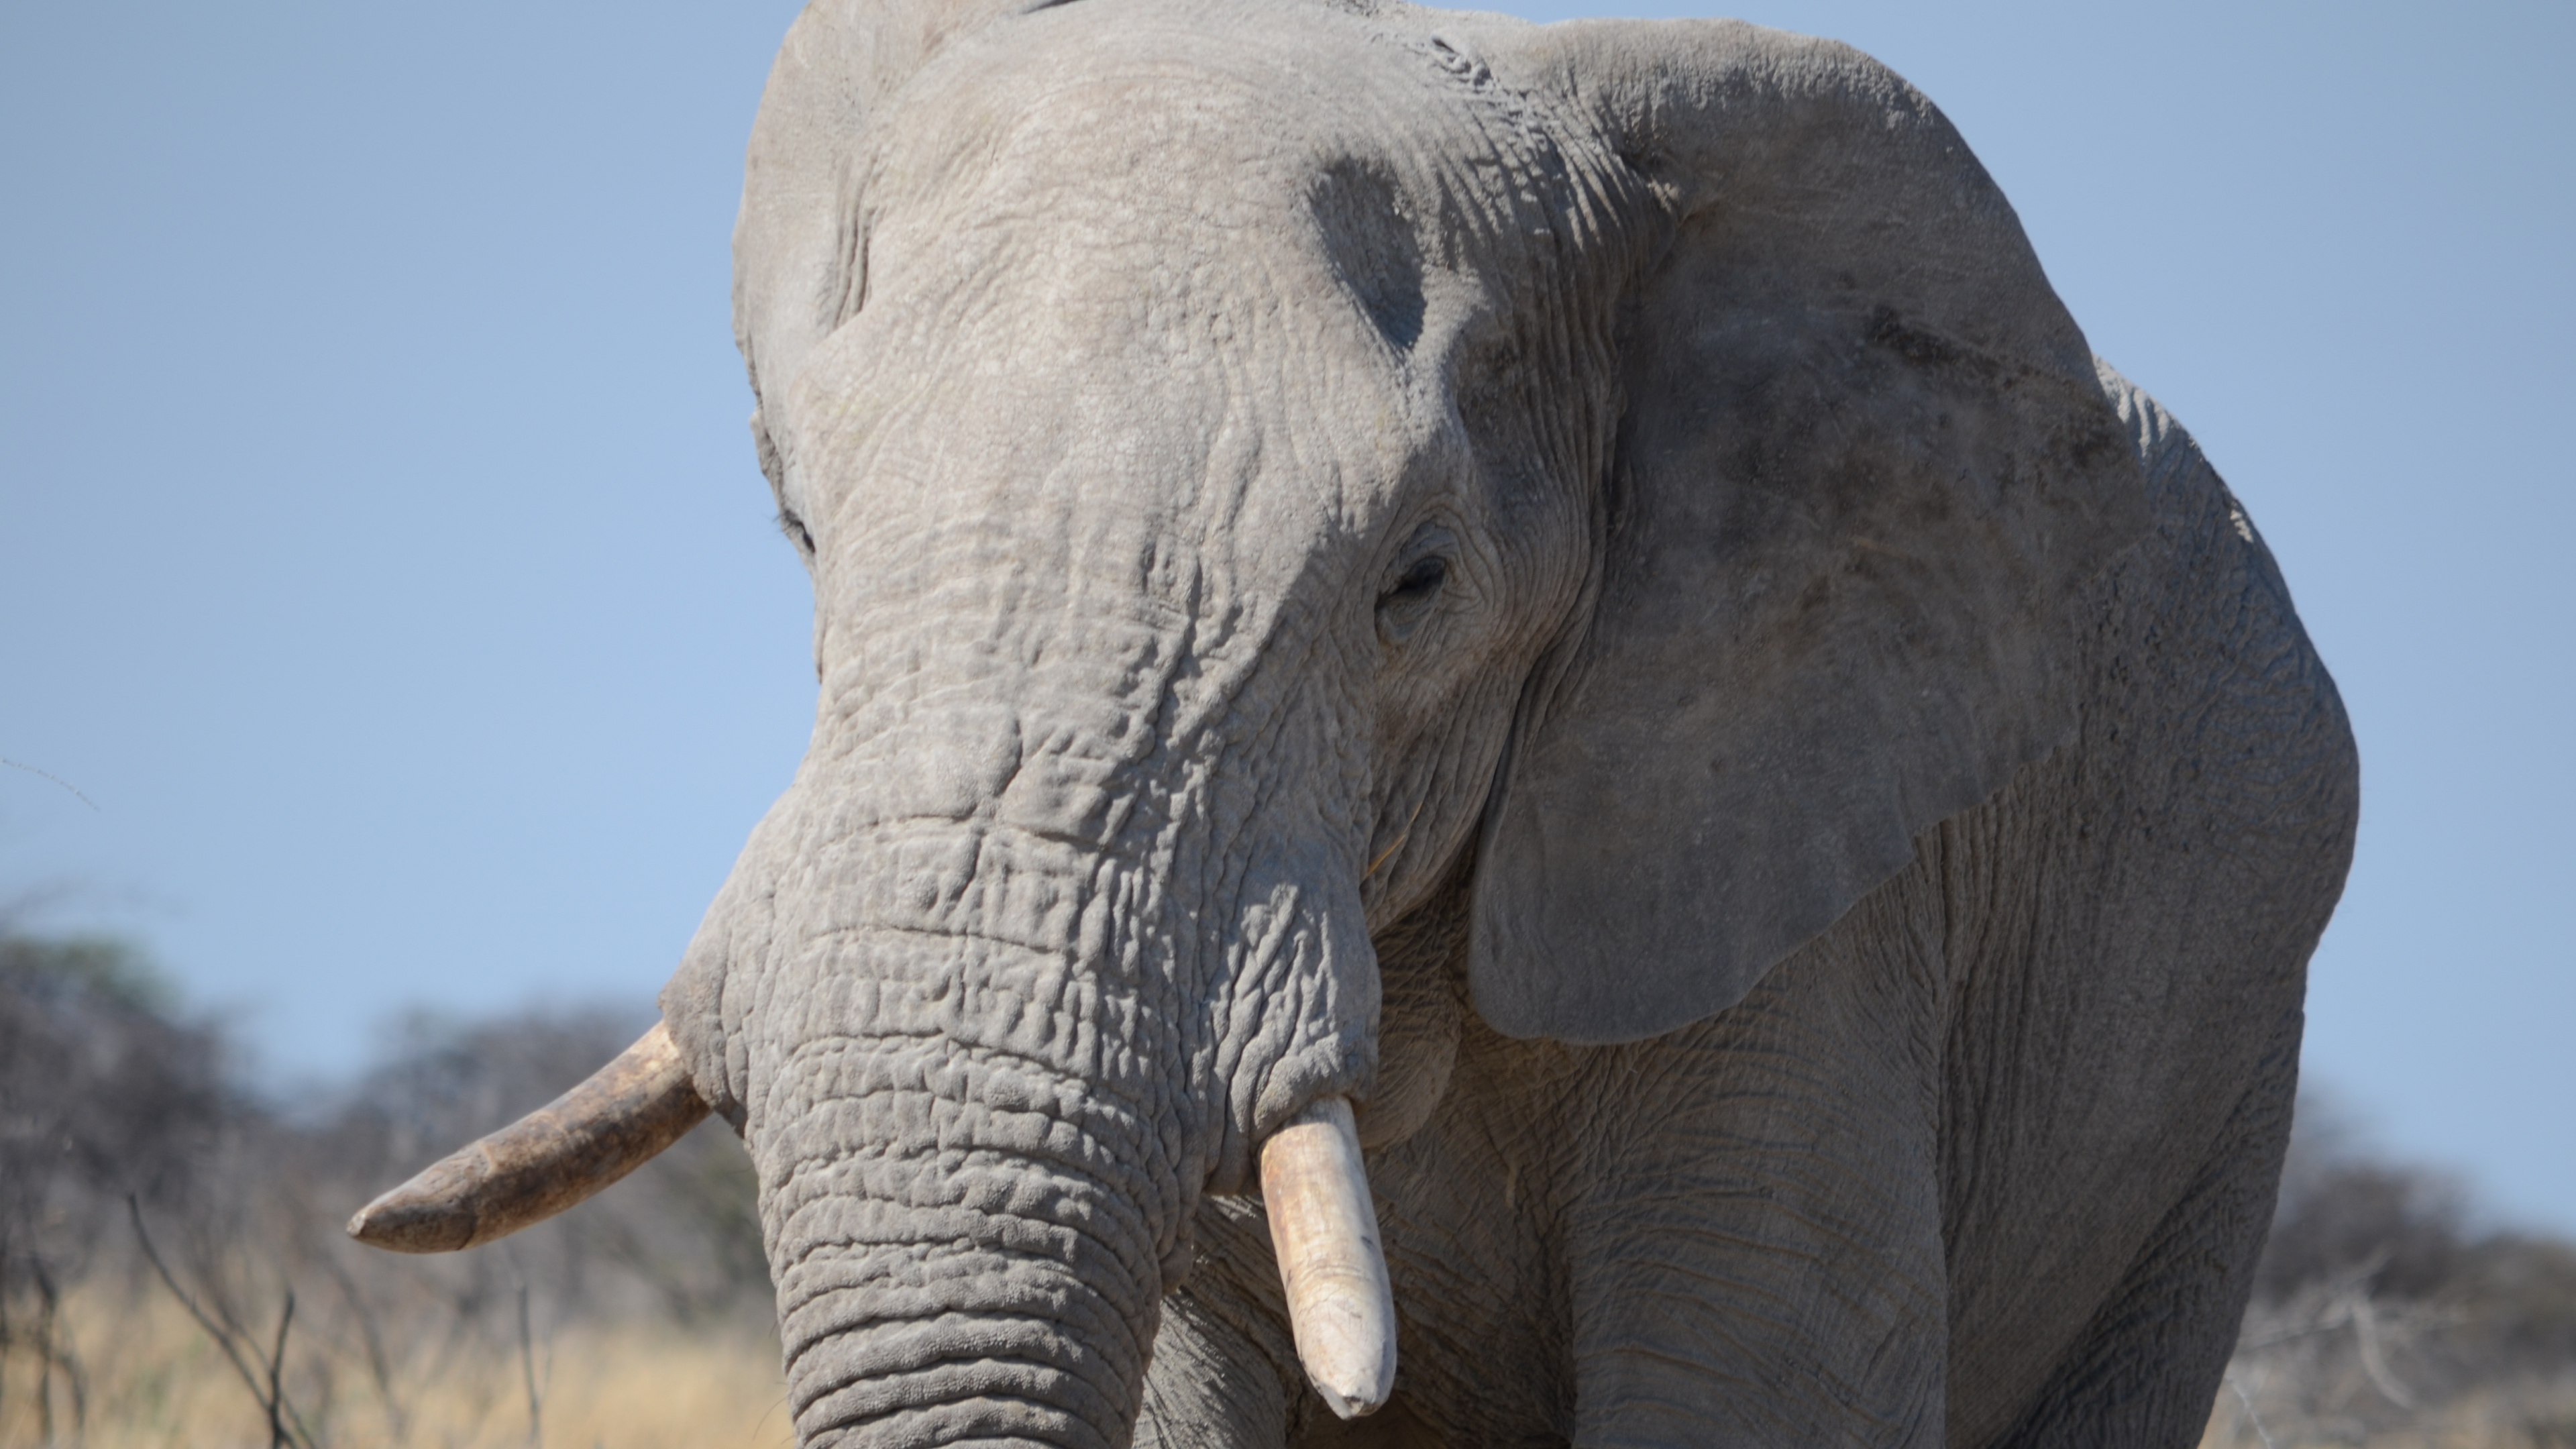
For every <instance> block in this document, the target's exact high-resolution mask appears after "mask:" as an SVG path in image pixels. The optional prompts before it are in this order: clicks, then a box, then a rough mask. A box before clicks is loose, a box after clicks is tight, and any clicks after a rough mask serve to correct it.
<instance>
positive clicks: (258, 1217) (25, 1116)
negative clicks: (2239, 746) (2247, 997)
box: [0, 922, 2576, 1449]
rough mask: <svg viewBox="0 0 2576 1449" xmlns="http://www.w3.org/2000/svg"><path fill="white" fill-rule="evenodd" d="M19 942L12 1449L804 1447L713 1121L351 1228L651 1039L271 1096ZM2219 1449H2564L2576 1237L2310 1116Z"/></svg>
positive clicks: (2571, 1428) (541, 1048) (742, 1185)
mask: <svg viewBox="0 0 2576 1449" xmlns="http://www.w3.org/2000/svg"><path fill="white" fill-rule="evenodd" d="M5 926H6V923H5V922H0V1449H72V1446H85V1449H144V1446H155V1449H158V1446H171V1449H177V1446H188V1449H236V1446H238V1449H378V1446H384V1449H468V1446H472V1449H545V1446H553V1449H658V1446H665V1445H667V1446H673V1449H678V1446H683V1445H685V1446H691V1449H735V1446H740V1449H753V1446H762V1449H766V1446H777V1445H786V1444H789V1443H791V1442H792V1440H793V1434H792V1432H791V1429H790V1426H789V1424H788V1422H787V1414H786V1410H785V1407H784V1402H783V1400H784V1388H783V1385H782V1383H781V1380H780V1374H779V1366H778V1348H777V1342H776V1339H775V1337H774V1336H773V1335H772V1333H771V1330H770V1312H771V1309H770V1295H769V1283H768V1274H767V1270H766V1265H765V1264H764V1263H763V1261H762V1258H761V1252H760V1239H759V1229H758V1225H757V1222H756V1220H755V1216H754V1212H753V1184H752V1181H751V1174H750V1170H749V1166H748V1164H747V1162H746V1160H745V1158H744V1154H743V1152H742V1149H741V1147H740V1146H739V1145H738V1144H737V1143H735V1142H734V1141H733V1140H732V1138H731V1136H730V1134H728V1133H726V1132H724V1131H723V1130H722V1129H721V1128H717V1127H707V1128H701V1129H699V1131H697V1132H695V1133H692V1134H691V1135H690V1136H689V1137H688V1138H686V1139H684V1140H683V1141H682V1142H681V1143H680V1144H679V1145H678V1146H677V1147H675V1148H673V1149H672V1150H671V1151H670V1152H668V1153H665V1154H664V1155H663V1156H662V1157H660V1158H658V1159H656V1160H655V1161H654V1162H652V1163H650V1164H648V1165H646V1166H645V1167H644V1168H643V1169H642V1170H641V1171H639V1172H637V1173H636V1174H635V1175H634V1176H633V1177H631V1178H629V1179H628V1180H626V1181H625V1182H623V1183H620V1184H619V1185H618V1186H616V1187H615V1188H613V1189H611V1190H610V1191H608V1192H606V1193H604V1194H602V1195H601V1196H600V1197H599V1198H597V1199H595V1200H594V1201H592V1202H590V1203H587V1204H585V1205H584V1206H583V1207H582V1208H581V1209H580V1210H579V1211H578V1212H574V1213H569V1214H566V1215H565V1216H564V1217H562V1218H559V1219H556V1220H555V1221H553V1222H549V1223H545V1224H542V1225H540V1226H538V1227H535V1228H532V1229H530V1230H528V1231H526V1232H524V1233H521V1234H518V1235H517V1236H514V1237H512V1238H509V1239H507V1240H505V1241H504V1242H502V1243H499V1244H496V1245H494V1246H493V1247H490V1248H485V1249H480V1250H477V1251H475V1252H471V1253H465V1254H457V1255H435V1256H430V1257H405V1256H402V1255H397V1254H387V1253H378V1252H372V1251H369V1250H366V1249H362V1248H359V1247H357V1246H356V1245H355V1244H352V1243H350V1242H349V1241H348V1240H347V1239H346V1238H345V1237H344V1236H343V1235H342V1234H341V1231H340V1224H341V1223H342V1222H343V1221H344V1220H345V1219H346V1218H347V1216H348V1214H349V1212H350V1211H351V1210H352V1209H353V1208H354V1207H356V1206H357V1204H359V1203H360V1202H363V1201H365V1200H366V1199H367V1198H369V1197H371V1196H373V1195H374V1194H375V1193H376V1192H378V1191H380V1190H382V1189H383V1188H385V1187H387V1186H390V1185H391V1184H393V1183H394V1182H396V1181H399V1180H400V1179H401V1178H402V1177H404V1176H407V1175H408V1174H409V1173H410V1172H411V1171H413V1170H414V1169H416V1168H418V1167H420V1166H422V1165H423V1164H425V1163H427V1162H428V1161H429V1160H431V1159H432V1158H434V1157H436V1156H438V1155H440V1154H441V1153H443V1152H445V1151H447V1150H448V1149H450V1148H453V1147H455V1146H458V1145H460V1144H462V1143H464V1142H467V1141H469V1140H471V1139H472V1138H474V1137H475V1136H477V1135H479V1134H481V1133H483V1132H485V1131H488V1130H490V1129H491V1128H493V1127H495V1126H498V1125H500V1124H501V1123H504V1122H507V1121H509V1120H511V1119H512V1118H515V1117H516V1116H518V1115H519V1114H520V1113H522V1112H524V1111H526V1110H527V1109H528V1108H530V1107H533V1106H535V1105H537V1104H539V1103H541V1102H543V1101H545V1100H546V1099H547V1098H549V1097H552V1096H553V1095H555V1094H556V1093H557V1092H560V1091H561V1090H562V1089H563V1088H564V1087H566V1086H569V1085H570V1084H571V1083H572V1082H573V1081H575V1080H577V1079H579V1078H580V1077H581V1076H582V1075H583V1074H584V1073H586V1072H587V1071H588V1070H589V1069H590V1068H591V1067H593V1066H595V1065H596V1064H598V1063H599V1062H601V1061H604V1060H606V1059H607V1058H608V1057H609V1056H610V1055H611V1054H612V1053H614V1052H615V1051H616V1050H617V1049H618V1048H619V1047H620V1046H623V1045H624V1044H625V1043H626V1042H627V1041H629V1040H631V1039H632V1038H633V1036H634V1035H635V1033H636V1032H637V1031H638V1030H640V1022H639V1019H638V1016H637V1014H636V1013H632V1012H628V1013H619V1012H613V1011H608V1012H601V1011H592V1012H572V1013H561V1012H558V1013H536V1014H531V1015H527V1016H523V1017H519V1018H513V1019H508V1020H498V1021H487V1022H480V1023H452V1022H449V1023H441V1022H435V1021H414V1022H410V1023H407V1024H404V1025H403V1026H402V1027H400V1028H399V1029H398V1030H396V1031H395V1032H393V1033H392V1034H391V1035H390V1036H389V1037H388V1040H387V1042H386V1045H385V1047H384V1050H383V1052H382V1054H381V1056H380V1059H379V1060H378V1062H377V1064H376V1065H375V1066H374V1067H373V1068H372V1069H371V1070H370V1071H368V1072H367V1073H365V1074H364V1075H363V1076H362V1077H360V1078H359V1079H358V1080H356V1081H353V1082H350V1083H347V1084H344V1085H343V1086H341V1087H339V1088H336V1089H334V1090H333V1091H331V1092H330V1093H328V1094H324V1095H322V1096H320V1097H308V1098H306V1099H303V1100H298V1101H295V1102H288V1103H281V1102H276V1101H272V1100H266V1099H262V1098H260V1097H258V1096H257V1095H255V1094H254V1093H252V1092H250V1091H249V1090H247V1089H246V1088H245V1087H243V1086H242V1084H241V1083H240V1081H239V1074H238V1072H237V1071H236V1069H235V1068H234V1066H233V1065H232V1062H233V1058H232V1055H231V1051H230V1047H229V1045H228V1043H227V1041H226V1040H225V1038H224V1036H223V1034H222V1032H221V1031H220V1030H219V1029H218V1028H217V1027H216V1026H214V1025H211V1024H208V1023H206V1022H203V1021H199V1020H195V1019H192V1018H190V1017H188V1016H187V1015H185V1014H184V1013H182V1012H181V1011H179V1010H178V1009H177V1008H176V1006H175V1004H174V1002H173V1000H172V998H171V996H170V994H169V993H168V991H167V990H166V989H165V988H163V987H162V986H160V985H159V984H158V983H157V982H156V980H155V979H154V978H153V977H152V975H151V974H150V973H149V972H148V971H147V970H146V969H144V968H143V967H142V966H141V965H140V963H138V962H137V961H136V959H135V958H134V956H133V954H132V953H131V952H130V951H128V950H125V949H124V948H121V947H118V946H116V945H114V944H113V943H106V942H98V941H49V940H43V939H35V938H30V937H27V936H24V935H12V934H10V933H9V932H8V931H7V930H6V929H5ZM2202 1442H2203V1445H2204V1446H2205V1449H2258V1446H2259V1449H2293V1446H2300V1449H2309V1446H2327V1445H2337V1446H2343V1445H2360V1446H2385V1449H2576V1244H2569V1243H2567V1242H2563V1241H2559V1240H2556V1239H2551V1238H2545V1237H2531V1236H2525V1235H2517V1234H2513V1233H2509V1232H2500V1231H2496V1230H2494V1229H2492V1228H2491V1227H2486V1226H2482V1225H2481V1224H2479V1222H2478V1220H2477V1217H2476V1214H2475V1213H2474V1211H2473V1210H2472V1208H2471V1206H2470V1205H2469V1204H2468V1203H2467V1202H2466V1201H2465V1200H2464V1199H2463V1197H2462V1196H2461V1194H2460V1193H2459V1192H2458V1191H2457V1190H2456V1189H2455V1188H2453V1187H2451V1186H2449V1185H2447V1184H2446V1183H2445V1182H2444V1181H2443V1179H2441V1178H2440V1177H2439V1176H2438V1175H2435V1174H2430V1173H2426V1172H2422V1171H2419V1170H2416V1169H2413V1168H2409V1167H2406V1166H2403V1165H2395V1164H2390V1163H2387V1162H2385V1161H2382V1160H2380V1159H2378V1158H2376V1157H2374V1156H2373V1155H2372V1154H2371V1153H2369V1152H2368V1151H2366V1150H2365V1149H2364V1148H2363V1147H2362V1146H2361V1145H2360V1144H2359V1143H2358V1140H2357V1138H2356V1136H2355V1134H2352V1133H2350V1132H2349V1131H2344V1130H2340V1129H2338V1127H2337V1124H2336V1121H2335V1119H2334V1116H2333V1113H2332V1112H2331V1110H2330V1109H2323V1108H2320V1107H2319V1106H2318V1105H2317V1104H2314V1103H2310V1102H2306V1101H2303V1102H2302V1104H2301V1108H2300V1122H2299V1129H2298V1136H2297V1138H2296V1140H2295V1141H2294V1143H2293V1147H2292V1152H2291V1161H2290V1164H2289V1168H2288V1170H2287V1172H2286V1173H2285V1176H2284V1180H2283V1184H2282V1195H2281V1205H2280V1211H2279V1214H2278V1215H2277V1217H2276V1218H2275V1220H2274V1225H2273V1236H2272V1240H2271V1244H2270V1246H2269V1247H2268V1248H2267V1250H2266V1252H2265V1256H2264V1259H2263V1263H2262V1266H2261V1268H2260V1270H2259V1272H2258V1275H2257V1282H2256V1285H2255V1298H2254V1305H2253V1308H2252V1310H2251V1311H2250V1312H2249V1313H2248V1315H2247V1318H2246V1323H2245V1331H2244V1335H2243V1339H2242V1341H2241V1346H2240V1349H2239V1351H2238V1353H2237V1355H2236V1359H2235V1362H2234V1363H2233V1364H2232V1365H2231V1367H2230V1370H2229V1374H2228V1381H2227V1386H2226V1387H2225V1388H2223V1389H2222V1390H2221V1391H2220V1393H2219V1395H2218V1400H2217V1403H2216V1405H2215V1406H2214V1407H2213V1410H2212V1413H2211V1416H2210V1420H2209V1426H2208V1429H2207V1432H2206V1434H2205V1436H2204V1438H2203V1440H2202ZM1459 1449H1471V1446H1464V1445H1462V1446H1459Z"/></svg>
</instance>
